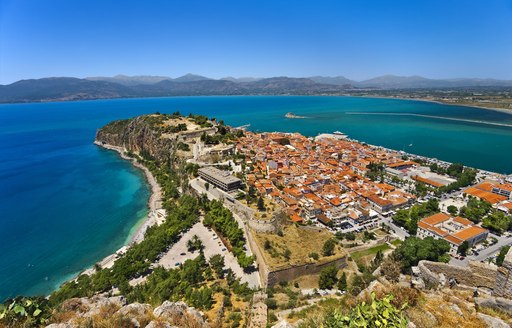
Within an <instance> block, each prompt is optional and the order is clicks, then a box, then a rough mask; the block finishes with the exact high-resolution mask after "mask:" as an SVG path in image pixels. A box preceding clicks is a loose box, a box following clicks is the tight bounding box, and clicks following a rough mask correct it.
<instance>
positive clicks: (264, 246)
mask: <svg viewBox="0 0 512 328" xmlns="http://www.w3.org/2000/svg"><path fill="white" fill-rule="evenodd" d="M263 248H264V249H265V250H269V249H270V248H272V245H271V244H270V241H269V240H268V239H265V242H264V243H263Z"/></svg>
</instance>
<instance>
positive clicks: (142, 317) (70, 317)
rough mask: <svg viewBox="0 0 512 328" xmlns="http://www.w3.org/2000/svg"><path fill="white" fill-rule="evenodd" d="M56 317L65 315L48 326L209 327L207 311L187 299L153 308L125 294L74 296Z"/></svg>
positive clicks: (65, 327) (66, 327) (71, 327)
mask: <svg viewBox="0 0 512 328" xmlns="http://www.w3.org/2000/svg"><path fill="white" fill-rule="evenodd" d="M54 317H55V318H65V319H64V320H62V321H63V322H54V323H52V324H50V325H49V326H47V328H76V327H89V326H91V327H96V326H98V327H117V326H118V325H120V324H121V323H122V326H123V327H133V328H138V327H146V328H173V327H195V328H203V327H204V328H207V327H209V324H208V323H207V322H206V320H205V319H204V318H203V314H202V313H201V312H199V311H197V310H196V309H194V308H192V307H189V306H187V304H185V303H184V302H169V301H165V302H164V303H162V305H160V306H159V307H157V308H155V309H153V307H152V306H151V305H149V304H141V303H130V304H127V303H126V299H125V298H124V297H104V296H94V297H92V298H85V297H84V298H72V299H69V300H67V301H65V302H64V303H63V304H62V305H61V307H60V308H59V309H58V310H57V313H55V315H54ZM56 321H60V320H56Z"/></svg>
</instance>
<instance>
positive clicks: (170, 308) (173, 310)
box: [153, 301, 188, 319]
mask: <svg viewBox="0 0 512 328" xmlns="http://www.w3.org/2000/svg"><path fill="white" fill-rule="evenodd" d="M187 310H188V307H187V304H185V303H184V302H169V301H165V302H163V303H162V305H160V306H159V307H157V308H156V309H155V310H154V311H153V314H154V315H155V317H157V318H164V319H169V318H173V317H175V316H180V317H182V316H183V315H184V314H185V313H186V312H187Z"/></svg>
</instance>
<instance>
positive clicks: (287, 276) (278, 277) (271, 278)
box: [267, 256, 347, 287]
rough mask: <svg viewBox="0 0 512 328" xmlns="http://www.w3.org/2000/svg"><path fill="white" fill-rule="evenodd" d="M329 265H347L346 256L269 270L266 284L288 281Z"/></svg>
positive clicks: (316, 271)
mask: <svg viewBox="0 0 512 328" xmlns="http://www.w3.org/2000/svg"><path fill="white" fill-rule="evenodd" d="M329 265H334V266H336V267H337V268H338V269H342V268H344V267H346V266H347V257H346V256H343V257H341V258H337V259H335V260H332V261H328V262H321V263H310V264H303V265H298V266H292V267H286V268H283V269H277V270H270V271H269V273H268V278H267V286H268V287H272V286H274V285H276V284H277V283H279V282H280V281H290V280H293V279H295V278H298V277H301V276H305V275H311V274H316V273H320V271H321V270H322V269H323V268H325V267H326V266H329Z"/></svg>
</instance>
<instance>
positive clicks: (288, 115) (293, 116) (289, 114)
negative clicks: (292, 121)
mask: <svg viewBox="0 0 512 328" xmlns="http://www.w3.org/2000/svg"><path fill="white" fill-rule="evenodd" d="M284 117H286V118H307V117H306V116H299V115H295V114H294V113H292V112H288V113H286V115H284Z"/></svg>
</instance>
